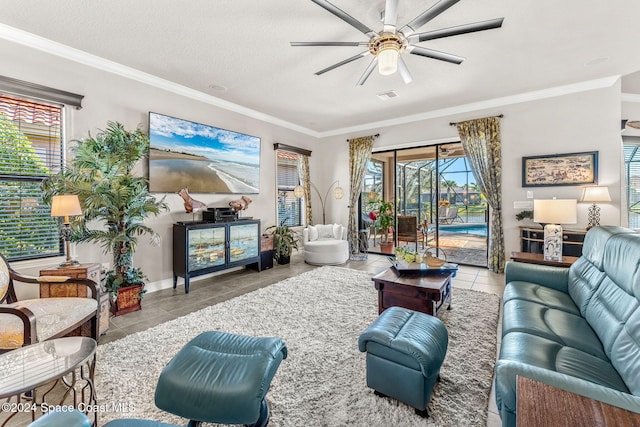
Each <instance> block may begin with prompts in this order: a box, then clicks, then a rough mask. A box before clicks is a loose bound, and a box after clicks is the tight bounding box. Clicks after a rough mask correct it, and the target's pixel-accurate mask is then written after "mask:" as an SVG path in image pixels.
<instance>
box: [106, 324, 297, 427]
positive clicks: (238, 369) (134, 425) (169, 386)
mask: <svg viewBox="0 0 640 427" xmlns="http://www.w3.org/2000/svg"><path fill="white" fill-rule="evenodd" d="M286 357H287V347H286V346H285V344H284V342H283V341H282V339H280V338H275V337H268V338H263V337H251V336H244V335H235V334H230V333H226V332H221V331H209V332H203V333H202V334H200V335H198V336H197V337H195V338H194V339H192V340H191V341H189V342H188V343H187V344H186V345H185V346H184V347H183V348H182V349H181V350H180V351H179V352H178V353H177V354H176V355H175V356H174V357H173V359H171V360H170V361H169V363H168V364H167V366H165V368H164V369H163V370H162V373H161V374H160V378H159V379H158V385H157V387H156V392H155V403H156V406H157V407H158V408H160V409H162V410H163V411H166V412H170V413H172V414H175V415H178V416H181V417H184V418H187V419H189V420H190V421H189V424H188V427H195V426H198V425H200V423H202V422H207V423H219V424H244V425H246V426H251V427H265V426H266V425H267V424H268V422H269V407H268V405H267V402H266V400H265V396H266V394H267V391H269V387H270V385H271V380H272V379H273V377H274V375H275V373H276V371H277V370H278V367H279V366H280V362H281V361H282V360H283V359H285V358H286ZM105 427H175V426H174V425H173V424H166V423H161V422H157V421H150V420H139V419H132V418H124V419H118V420H113V421H110V422H108V423H107V424H106V425H105Z"/></svg>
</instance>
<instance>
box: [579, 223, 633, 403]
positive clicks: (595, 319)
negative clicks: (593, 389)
mask: <svg viewBox="0 0 640 427" xmlns="http://www.w3.org/2000/svg"><path fill="white" fill-rule="evenodd" d="M585 244H586V241H585ZM602 265H603V267H604V272H605V274H606V277H605V278H604V279H603V280H602V281H601V283H600V285H599V286H598V287H597V288H596V289H595V292H594V293H593V295H592V296H591V298H590V300H589V301H588V303H587V305H586V310H585V318H586V319H587V322H589V324H590V325H591V327H592V328H593V330H594V331H595V332H596V334H597V335H598V338H600V341H602V345H603V348H604V351H605V354H606V355H607V357H609V359H610V360H611V364H612V365H613V366H614V367H615V368H616V370H617V371H618V373H619V374H620V376H621V377H622V379H623V380H624V382H625V383H626V385H627V387H628V388H629V390H630V391H631V392H632V393H633V394H638V395H640V300H639V298H638V297H640V234H635V233H634V234H629V233H620V234H615V235H613V236H611V237H610V238H609V239H608V240H607V242H606V245H605V250H604V252H603V256H602Z"/></svg>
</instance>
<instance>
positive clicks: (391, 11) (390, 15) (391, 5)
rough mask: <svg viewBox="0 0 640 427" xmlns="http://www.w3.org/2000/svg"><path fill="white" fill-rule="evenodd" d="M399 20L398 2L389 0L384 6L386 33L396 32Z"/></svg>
mask: <svg viewBox="0 0 640 427" xmlns="http://www.w3.org/2000/svg"><path fill="white" fill-rule="evenodd" d="M397 20H398V0H387V3H386V4H385V6H384V27H385V28H384V31H387V32H395V31H396V21H397Z"/></svg>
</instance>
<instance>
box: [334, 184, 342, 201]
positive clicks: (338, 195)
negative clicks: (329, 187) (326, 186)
mask: <svg viewBox="0 0 640 427" xmlns="http://www.w3.org/2000/svg"><path fill="white" fill-rule="evenodd" d="M342 196H344V190H343V189H342V187H340V186H338V187H336V189H335V190H333V197H335V198H336V199H342Z"/></svg>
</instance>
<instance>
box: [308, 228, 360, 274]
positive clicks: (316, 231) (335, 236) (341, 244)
mask: <svg viewBox="0 0 640 427" xmlns="http://www.w3.org/2000/svg"><path fill="white" fill-rule="evenodd" d="M302 244H303V250H304V262H306V263H307V264H313V265H338V264H344V263H345V262H347V260H348V259H349V243H348V242H347V228H346V227H343V226H342V225H340V224H318V225H310V226H308V227H307V228H305V229H304V230H302Z"/></svg>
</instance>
